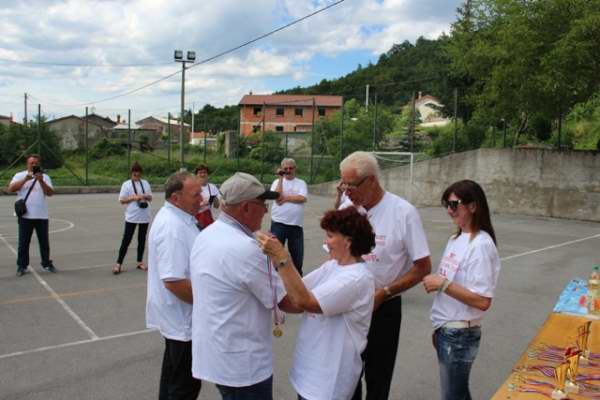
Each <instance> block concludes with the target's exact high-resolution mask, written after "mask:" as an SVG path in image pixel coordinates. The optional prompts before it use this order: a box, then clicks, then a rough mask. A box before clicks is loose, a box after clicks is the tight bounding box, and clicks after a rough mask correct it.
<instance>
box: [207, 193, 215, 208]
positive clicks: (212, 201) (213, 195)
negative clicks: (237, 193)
mask: <svg viewBox="0 0 600 400" xmlns="http://www.w3.org/2000/svg"><path fill="white" fill-rule="evenodd" d="M216 198H217V195H215V194H212V195H210V197H209V198H208V204H209V205H211V206H212V204H213V203H214V202H215V199H216Z"/></svg>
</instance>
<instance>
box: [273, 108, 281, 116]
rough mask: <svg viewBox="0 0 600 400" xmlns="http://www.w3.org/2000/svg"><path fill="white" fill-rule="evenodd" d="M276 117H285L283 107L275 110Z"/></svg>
mask: <svg viewBox="0 0 600 400" xmlns="http://www.w3.org/2000/svg"><path fill="white" fill-rule="evenodd" d="M275 115H277V116H278V117H283V107H277V108H276V109H275Z"/></svg>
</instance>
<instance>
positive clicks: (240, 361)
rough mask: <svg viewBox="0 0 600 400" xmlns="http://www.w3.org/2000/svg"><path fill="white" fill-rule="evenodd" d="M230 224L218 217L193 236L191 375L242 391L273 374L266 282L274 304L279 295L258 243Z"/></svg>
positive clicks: (270, 303) (281, 294) (270, 306)
mask: <svg viewBox="0 0 600 400" xmlns="http://www.w3.org/2000/svg"><path fill="white" fill-rule="evenodd" d="M227 218H229V219H227ZM224 219H226V220H227V222H225V221H224ZM231 220H232V219H231V217H229V216H227V215H226V214H224V213H221V216H220V217H219V219H218V220H217V221H215V222H214V223H213V224H211V225H210V226H208V227H207V228H206V229H204V230H203V231H202V233H200V235H198V237H197V238H196V241H195V243H194V247H193V249H192V254H191V256H190V264H191V270H192V288H193V292H194V311H193V318H192V327H193V330H192V375H193V376H194V377H195V378H198V379H202V380H206V381H209V382H214V383H217V384H221V385H226V386H234V387H242V386H249V385H253V384H255V383H258V382H262V381H264V380H265V379H267V378H268V377H270V376H271V375H272V374H273V348H272V341H271V332H272V314H273V300H274V299H273V291H272V288H271V285H270V282H272V284H273V287H274V288H275V302H276V303H277V304H278V303H279V302H280V301H281V299H283V297H285V290H284V288H283V284H282V282H281V280H280V279H279V276H278V275H277V272H275V271H274V270H272V272H271V276H270V277H269V272H268V266H267V257H266V256H265V255H264V254H263V252H262V251H261V249H260V247H259V246H258V242H257V241H256V240H255V239H254V238H253V237H250V236H248V234H247V233H245V232H244V231H242V230H241V229H240V228H239V227H236V226H235V225H234V224H232V223H231Z"/></svg>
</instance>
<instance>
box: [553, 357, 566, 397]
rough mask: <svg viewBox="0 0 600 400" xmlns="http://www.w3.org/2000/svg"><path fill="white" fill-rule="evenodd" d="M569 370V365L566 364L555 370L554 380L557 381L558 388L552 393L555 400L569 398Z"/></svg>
mask: <svg viewBox="0 0 600 400" xmlns="http://www.w3.org/2000/svg"><path fill="white" fill-rule="evenodd" d="M568 369H569V363H564V364H561V365H559V366H558V367H556V368H554V380H555V381H556V387H555V388H554V390H553V391H552V399H553V400H564V399H566V398H567V392H566V391H565V383H566V380H567V370H568Z"/></svg>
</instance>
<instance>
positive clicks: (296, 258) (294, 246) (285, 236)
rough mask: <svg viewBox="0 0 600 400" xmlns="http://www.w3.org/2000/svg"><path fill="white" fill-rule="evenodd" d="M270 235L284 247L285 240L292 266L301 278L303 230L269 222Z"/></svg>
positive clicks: (298, 227)
mask: <svg viewBox="0 0 600 400" xmlns="http://www.w3.org/2000/svg"><path fill="white" fill-rule="evenodd" d="M271 233H272V234H273V235H275V236H277V239H279V241H280V242H281V244H283V245H284V246H285V242H286V240H287V242H288V249H289V251H290V256H291V257H292V261H293V262H294V266H295V267H296V269H297V270H298V272H299V273H300V276H302V261H303V260H304V230H303V229H302V227H301V226H297V225H286V224H282V223H281V222H275V221H271Z"/></svg>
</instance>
